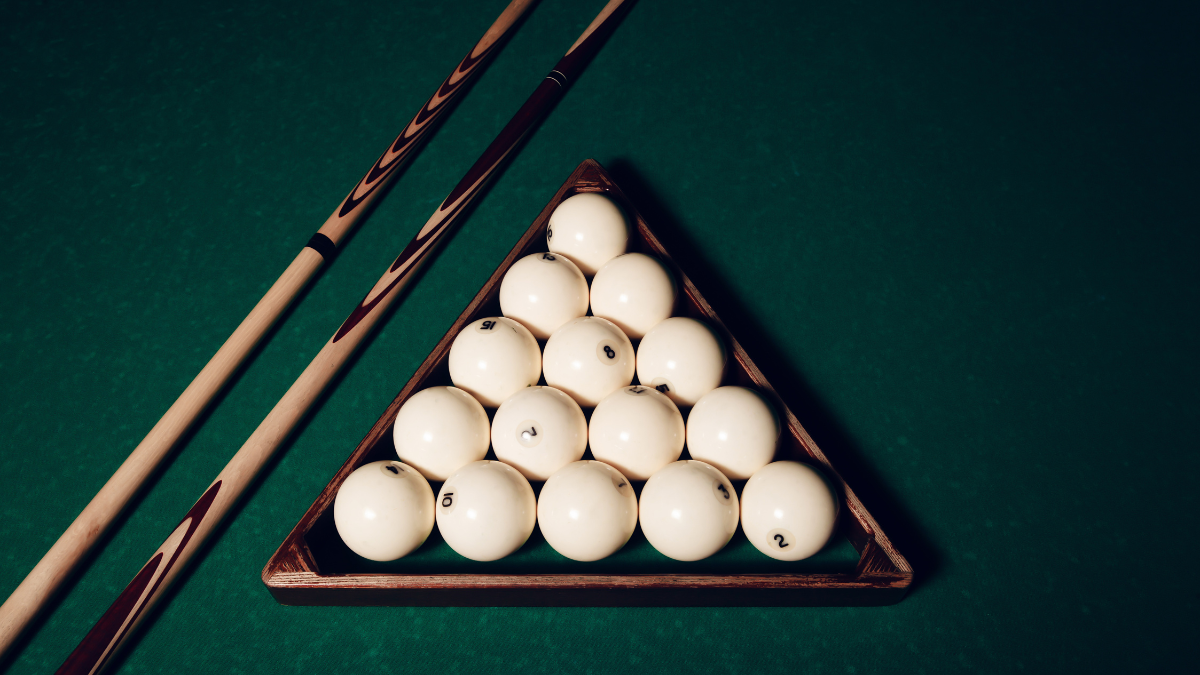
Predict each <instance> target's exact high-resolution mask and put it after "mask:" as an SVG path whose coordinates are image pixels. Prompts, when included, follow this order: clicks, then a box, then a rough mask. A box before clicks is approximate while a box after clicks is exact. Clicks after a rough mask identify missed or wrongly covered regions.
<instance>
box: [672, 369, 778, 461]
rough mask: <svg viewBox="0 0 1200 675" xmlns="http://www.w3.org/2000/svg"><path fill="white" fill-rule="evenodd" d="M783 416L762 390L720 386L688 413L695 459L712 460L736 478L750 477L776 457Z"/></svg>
mask: <svg viewBox="0 0 1200 675" xmlns="http://www.w3.org/2000/svg"><path fill="white" fill-rule="evenodd" d="M778 444H779V416H778V415H776V414H775V408H774V406H772V405H771V404H770V403H769V402H768V401H767V400H766V399H765V398H763V396H762V394H759V393H758V392H757V391H754V390H753V389H746V388H745V387H717V388H716V389H713V390H712V391H710V392H708V393H707V394H705V395H704V396H702V397H701V398H700V400H699V401H697V402H696V405H695V406H694V407H693V408H692V412H691V413H689V414H688V421H687V446H688V453H689V454H691V456H692V459H698V460H700V461H702V462H708V463H709V464H712V465H713V466H715V467H717V468H718V469H720V470H721V473H723V474H725V475H726V476H728V477H729V478H731V479H733V480H746V479H747V478H749V477H750V475H751V474H753V473H754V472H755V471H758V470H759V469H761V468H762V467H764V466H766V465H767V464H768V463H769V462H770V461H771V460H772V459H774V458H775V446H777V445H778Z"/></svg>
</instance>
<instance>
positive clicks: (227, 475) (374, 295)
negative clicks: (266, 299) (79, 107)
mask: <svg viewBox="0 0 1200 675" xmlns="http://www.w3.org/2000/svg"><path fill="white" fill-rule="evenodd" d="M632 4H633V0H611V1H610V2H609V3H608V5H606V6H605V8H604V9H603V10H602V11H601V13H600V14H599V15H598V16H597V17H596V18H595V20H593V21H592V23H591V25H590V26H588V28H587V30H586V31H584V33H583V35H581V36H580V38H579V39H578V40H577V41H576V42H575V44H574V45H572V46H571V49H570V50H569V51H568V52H567V54H566V55H565V56H563V58H562V59H561V60H560V61H559V62H558V65H557V66H555V71H557V72H558V73H559V74H561V75H563V76H565V78H566V80H567V81H571V80H573V79H574V78H575V77H576V76H577V75H578V74H579V73H580V72H581V71H582V70H583V68H584V67H585V65H586V64H587V62H588V60H589V59H590V58H591V56H592V55H593V54H595V52H596V51H597V50H598V49H599V48H600V46H601V45H602V44H603V43H604V40H605V38H606V37H607V36H608V35H609V34H610V33H611V32H612V31H613V29H615V28H616V25H617V24H618V23H619V22H620V20H621V18H622V17H623V16H624V15H625V13H626V12H627V11H628V9H629V7H630V6H631V5H632ZM562 93H563V85H562V84H560V83H559V80H557V79H554V78H550V77H547V78H546V79H544V80H542V83H541V84H540V85H539V86H538V87H537V89H536V90H534V92H533V95H531V96H530V97H529V99H528V100H527V101H526V102H525V104H524V105H522V106H521V108H520V110H518V111H517V113H516V115H514V116H513V118H512V120H510V121H509V123H508V124H507V125H505V127H504V129H502V130H501V131H500V134H499V135H498V136H497V137H496V139H495V140H494V141H492V143H491V145H489V146H488V147H487V149H486V150H484V152H483V155H482V156H481V157H480V158H479V159H478V160H477V161H476V162H475V164H474V165H473V166H472V167H471V168H470V169H469V170H468V171H467V174H466V176H464V177H463V179H462V180H461V181H459V183H458V185H457V186H456V187H455V188H454V190H453V191H451V193H450V196H448V197H447V198H446V200H445V201H443V202H442V204H441V206H439V207H438V209H437V211H435V212H434V214H433V216H432V217H430V219H429V221H428V222H426V223H425V226H424V227H423V228H421V231H420V232H418V233H417V236H416V237H415V238H414V239H413V240H412V242H410V243H409V244H408V246H406V247H405V249H404V251H403V252H402V253H401V254H400V257H399V258H397V259H396V262H395V263H394V264H392V266H391V267H389V268H388V270H387V271H386V272H385V273H384V275H383V277H382V278H381V279H380V280H379V281H378V282H377V283H376V284H375V287H374V288H372V289H371V291H370V292H369V293H368V294H367V296H366V297H365V298H364V299H363V300H362V302H360V303H359V304H358V306H357V307H355V309H354V311H353V312H351V314H350V316H349V317H348V318H347V319H346V321H345V322H344V323H343V324H342V326H341V328H339V329H338V331H337V333H336V334H335V335H334V336H333V338H331V339H330V340H329V342H327V343H325V346H324V347H323V348H322V349H321V351H320V352H319V353H318V354H317V356H316V358H314V359H313V361H312V363H310V364H309V365H308V367H307V368H305V369H304V372H303V373H301V374H300V377H299V379H297V380H296V382H295V383H293V384H292V386H291V387H290V388H289V389H288V391H287V393H286V394H284V395H283V398H282V399H280V401H279V403H277V404H276V405H275V407H274V408H273V409H272V410H271V412H270V413H269V414H268V415H267V417H266V419H264V420H263V421H262V423H261V424H259V425H258V428H257V429H255V430H254V433H253V434H251V435H250V438H249V439H248V440H247V441H246V443H245V444H244V445H242V447H241V449H239V450H238V452H237V454H235V455H234V456H233V459H231V460H230V461H229V463H228V464H227V465H225V468H224V469H222V470H221V473H220V474H219V475H218V476H217V478H216V480H214V481H213V483H212V485H211V486H210V487H209V488H208V490H207V491H206V492H205V494H204V496H203V497H201V499H200V501H198V502H197V503H196V506H193V507H192V510H190V511H189V512H188V514H187V515H186V516H185V517H184V519H183V521H181V522H180V524H179V526H178V527H176V528H175V531H174V532H172V533H171V535H170V536H169V537H168V538H167V540H166V541H165V542H163V544H162V546H160V547H159V549H158V551H156V552H155V553H154V555H153V556H152V557H151V559H150V561H149V562H147V563H146V565H145V566H143V568H142V571H141V572H139V573H138V575H137V576H136V577H135V578H134V580H133V581H132V582H131V583H130V585H129V586H128V587H126V589H125V591H124V592H122V593H121V595H120V596H119V597H118V598H117V601H116V602H115V603H114V604H113V605H112V606H111V607H109V609H108V611H107V612H105V613H104V615H103V616H101V617H100V620H99V621H97V623H96V625H95V626H93V627H92V630H91V631H90V632H89V633H88V635H87V637H85V638H84V640H83V642H81V643H80V644H79V646H78V647H76V648H75V651H74V652H72V653H71V655H70V656H69V657H68V658H67V660H66V662H65V663H64V664H63V665H62V667H61V668H60V669H59V671H58V672H59V673H94V672H97V671H99V670H100V669H101V668H103V667H104V666H105V664H107V663H109V662H110V660H111V658H112V656H113V654H114V653H115V652H116V651H117V649H119V648H120V646H121V645H122V644H123V643H124V642H125V640H126V639H127V638H128V637H129V635H130V634H131V633H132V632H133V631H134V630H135V629H136V628H137V625H138V623H139V622H140V621H141V620H142V619H144V618H145V616H146V612H147V611H148V610H149V609H150V607H151V606H153V604H154V603H155V602H156V601H157V600H158V599H159V598H160V597H161V596H162V594H163V592H164V591H165V590H166V589H167V588H168V587H169V586H170V584H171V582H172V581H173V580H174V579H175V578H176V577H177V576H178V574H179V573H180V571H182V569H183V568H184V567H185V566H186V565H187V563H188V561H189V560H190V558H191V556H192V555H193V554H194V553H195V552H196V550H197V549H198V548H199V547H200V546H201V545H202V544H203V543H204V541H205V539H206V538H207V537H208V535H209V534H210V533H211V532H212V530H213V528H215V527H216V526H217V524H218V523H219V522H220V521H221V519H222V518H224V516H225V514H226V513H228V511H229V509H231V508H232V507H233V505H234V504H235V503H236V502H237V500H238V498H239V497H240V496H241V494H242V492H243V491H244V490H245V489H246V487H247V486H248V485H249V484H250V482H251V481H252V480H253V479H254V477H255V476H256V475H257V474H258V472H259V470H260V469H262V467H263V465H264V464H266V462H267V460H268V459H270V457H271V455H273V454H274V452H275V450H276V449H277V448H278V447H279V445H280V444H281V443H282V442H283V441H284V439H286V438H287V436H288V435H289V434H290V433H291V431H292V429H293V428H294V427H295V425H296V424H297V423H298V422H299V421H300V419H301V418H302V417H303V416H304V415H305V413H307V412H308V409H309V408H310V407H311V406H312V403H313V401H315V400H316V399H317V397H318V396H319V395H320V393H321V391H322V390H324V388H325V386H326V385H328V384H329V382H330V380H332V379H333V377H334V376H335V375H336V374H337V372H338V371H339V370H340V369H341V367H342V365H343V364H344V363H345V362H346V360H347V359H349V358H350V356H351V354H353V353H354V350H355V348H356V347H357V346H358V345H359V343H361V342H362V340H363V338H365V337H366V336H367V335H368V334H369V333H370V331H371V329H372V328H373V327H374V326H375V324H376V323H377V322H378V321H379V318H380V317H381V316H382V315H383V314H384V312H386V311H387V308H388V307H389V306H390V305H391V303H392V302H393V301H394V300H395V299H396V297H397V296H398V295H399V291H400V290H401V289H402V288H404V286H405V285H407V283H408V281H410V280H411V279H412V277H413V274H414V273H415V272H416V271H417V270H418V269H419V268H420V266H421V264H422V263H424V262H425V261H426V260H427V259H428V253H429V252H430V251H432V250H433V248H434V247H436V246H437V245H438V244H439V243H440V242H441V241H443V240H444V239H445V236H444V235H446V234H447V233H448V232H449V231H450V229H451V227H452V226H453V225H454V224H456V223H457V222H458V221H459V219H460V216H461V215H462V214H463V213H464V212H465V209H466V207H467V206H468V205H469V204H470V202H471V201H472V200H473V199H474V198H475V197H476V196H477V195H478V194H479V192H480V190H481V189H482V188H483V186H484V185H485V184H486V182H487V181H488V179H490V178H491V177H492V176H494V175H495V173H496V172H497V171H498V170H499V168H500V167H501V165H502V164H503V163H504V160H505V159H506V158H507V157H508V156H509V155H510V154H511V153H512V152H513V150H514V149H515V148H516V147H517V146H518V145H519V144H520V142H521V140H522V139H523V138H524V137H525V135H526V134H527V133H528V132H529V130H530V129H532V128H533V126H534V125H535V124H536V123H537V121H538V120H539V119H540V118H541V117H542V115H543V114H544V113H545V112H546V111H547V110H549V108H550V107H551V106H552V105H553V104H554V102H555V101H557V100H558V98H559V97H560V96H561V95H562ZM163 561H166V562H165V563H164V562H163Z"/></svg>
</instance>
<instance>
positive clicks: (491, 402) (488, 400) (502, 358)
mask: <svg viewBox="0 0 1200 675" xmlns="http://www.w3.org/2000/svg"><path fill="white" fill-rule="evenodd" d="M541 372H542V355H541V352H540V350H539V349H538V343H537V340H535V339H534V338H533V334H532V333H530V332H529V329H528V328H526V327H525V326H522V325H521V324H520V323H517V322H516V321H513V320H512V319H508V318H505V317H502V316H490V317H487V318H483V319H479V320H478V321H473V322H471V323H470V324H468V325H467V326H465V327H464V328H463V329H462V331H461V332H459V334H458V336H457V337H455V338H454V344H452V345H450V379H451V380H452V381H453V382H454V386H456V387H458V388H459V389H462V390H463V391H465V392H467V393H468V394H470V395H472V396H474V397H475V398H476V399H478V400H479V402H480V403H482V404H484V405H485V406H487V407H489V408H495V407H497V406H499V405H500V404H501V403H503V402H504V399H506V398H508V397H509V396H512V395H513V394H515V393H517V392H518V391H520V390H522V389H524V388H525V387H531V386H533V385H535V384H537V382H538V378H539V377H540V376H541Z"/></svg>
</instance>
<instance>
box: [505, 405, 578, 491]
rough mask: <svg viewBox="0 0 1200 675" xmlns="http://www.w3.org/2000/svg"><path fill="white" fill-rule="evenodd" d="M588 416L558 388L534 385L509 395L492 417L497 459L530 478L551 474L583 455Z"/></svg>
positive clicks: (541, 477) (539, 478) (542, 478)
mask: <svg viewBox="0 0 1200 675" xmlns="http://www.w3.org/2000/svg"><path fill="white" fill-rule="evenodd" d="M587 441H588V428H587V419H586V418H584V416H583V411H582V410H580V409H579V404H578V403H576V402H575V399H573V398H571V397H570V396H567V395H566V394H564V393H563V392H561V391H559V390H557V389H555V388H554V387H530V388H528V389H522V390H521V391H518V392H517V393H515V394H513V395H512V396H509V397H508V399H506V400H505V401H504V403H501V404H500V407H499V408H498V409H497V410H496V417H495V419H493V420H492V448H493V449H494V450H495V451H496V458H497V459H499V460H500V461H501V462H504V463H505V464H508V465H510V466H512V467H513V468H515V469H516V470H517V471H520V472H521V475H523V476H525V477H526V478H528V479H529V480H546V479H547V478H549V477H550V474H552V473H554V472H555V471H558V470H559V469H561V468H562V467H564V466H566V465H567V464H570V463H571V462H574V461H578V460H579V459H580V458H581V457H583V451H584V450H585V449H587Z"/></svg>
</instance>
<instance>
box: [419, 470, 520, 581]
mask: <svg viewBox="0 0 1200 675" xmlns="http://www.w3.org/2000/svg"><path fill="white" fill-rule="evenodd" d="M436 512H437V525H438V530H439V531H440V532H441V533H442V538H443V539H445V540H446V543H447V544H449V545H450V548H452V549H454V552H455V553H457V554H459V555H461V556H462V557H464V558H470V559H471V560H478V561H480V562H486V561H488V560H499V559H500V558H503V557H504V556H506V555H508V554H510V553H512V552H513V551H516V550H517V549H519V548H521V546H523V545H524V544H525V541H526V540H528V539H529V535H530V534H533V524H534V523H535V522H536V521H537V501H536V499H535V498H534V496H533V488H532V487H530V486H529V481H527V480H525V477H524V476H522V475H521V472H519V471H517V470H516V469H514V468H512V467H511V466H509V465H507V464H505V463H504V462H493V461H490V460H482V461H479V462H472V463H470V464H468V465H466V466H464V467H463V468H461V469H459V470H458V471H456V472H454V475H452V476H450V477H449V478H447V479H446V482H445V483H443V484H442V490H441V492H439V493H438V496H437V507H436Z"/></svg>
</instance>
